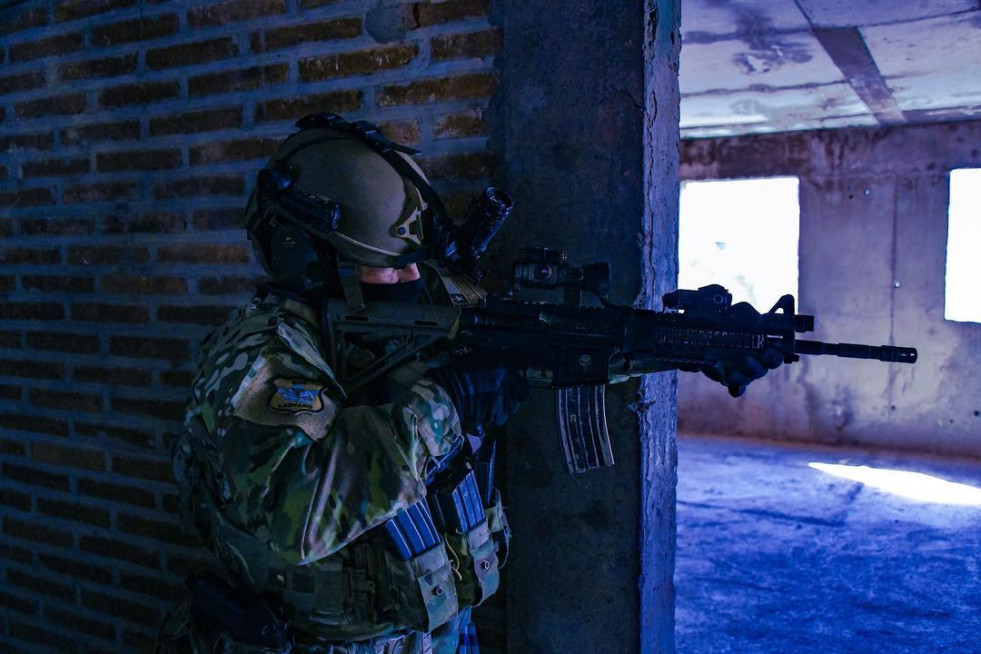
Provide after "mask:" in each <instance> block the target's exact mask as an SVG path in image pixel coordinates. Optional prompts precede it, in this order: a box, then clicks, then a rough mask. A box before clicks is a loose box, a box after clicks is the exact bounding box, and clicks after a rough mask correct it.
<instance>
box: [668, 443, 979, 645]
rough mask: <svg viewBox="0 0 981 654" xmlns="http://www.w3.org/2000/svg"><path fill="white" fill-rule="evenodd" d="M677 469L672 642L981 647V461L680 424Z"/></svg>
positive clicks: (701, 643) (687, 643)
mask: <svg viewBox="0 0 981 654" xmlns="http://www.w3.org/2000/svg"><path fill="white" fill-rule="evenodd" d="M811 463H818V464H833V465H838V466H840V467H838V468H826V469H824V470H822V469H818V468H815V467H811V466H809V465H808V464H811ZM861 466H866V468H862V467H861ZM870 469H871V470H870ZM876 470H878V471H880V472H875V471H876ZM883 470H893V471H894V470H902V471H916V472H919V473H925V474H924V475H909V474H906V475H903V474H899V475H896V474H894V473H888V472H881V471H883ZM832 471H833V472H836V473H838V474H840V475H847V476H848V477H851V478H843V477H840V476H836V475H835V474H832ZM863 475H866V476H867V475H871V477H865V478H866V479H867V481H866V482H865V483H862V482H859V481H855V480H853V479H854V478H855V477H860V476H863ZM926 475H930V477H927V476H926ZM678 478H679V484H678V550H677V551H678V560H677V572H676V575H675V580H676V584H677V644H678V645H677V651H678V652H679V654H721V653H725V652H733V653H736V652H738V653H739V654H753V653H767V654H774V653H776V654H783V653H794V654H798V653H810V652H814V653H820V654H836V653H848V654H852V653H855V654H860V653H863V654H864V653H872V654H893V653H899V652H903V653H917V654H919V653H933V652H944V653H945V654H961V653H964V654H972V653H974V654H976V653H981V580H979V571H981V490H979V489H981V462H976V461H962V460H946V459H939V458H927V457H916V456H911V455H900V454H892V453H881V452H880V453H872V452H869V451H861V450H844V449H829V448H820V447H801V446H785V445H779V444H774V443H766V442H760V441H749V440H744V439H715V438H707V437H695V436H684V437H682V438H681V439H680V442H679V465H678ZM937 478H939V479H937ZM941 480H947V481H948V482H957V483H959V484H965V485H966V486H955V485H954V484H949V483H944V482H943V481H941ZM897 493H901V494H897ZM924 493H927V494H929V497H928V499H926V500H923V499H912V498H911V497H904V496H903V495H909V496H922V495H923V494H924ZM952 502H958V503H959V504H958V503H952Z"/></svg>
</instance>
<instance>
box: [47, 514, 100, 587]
mask: <svg viewBox="0 0 981 654" xmlns="http://www.w3.org/2000/svg"><path fill="white" fill-rule="evenodd" d="M69 506H71V505H69ZM38 561H39V562H40V564H41V565H42V566H44V567H45V568H47V569H48V570H50V571H51V572H56V573H58V574H60V575H64V576H66V577H75V578H81V579H87V580H89V581H94V582H96V583H100V584H106V585H108V584H111V583H112V570H110V569H108V568H104V567H102V566H97V565H91V564H89V563H87V562H85V563H83V562H82V561H76V560H74V559H66V558H62V557H60V556H55V555H53V554H39V555H38Z"/></svg>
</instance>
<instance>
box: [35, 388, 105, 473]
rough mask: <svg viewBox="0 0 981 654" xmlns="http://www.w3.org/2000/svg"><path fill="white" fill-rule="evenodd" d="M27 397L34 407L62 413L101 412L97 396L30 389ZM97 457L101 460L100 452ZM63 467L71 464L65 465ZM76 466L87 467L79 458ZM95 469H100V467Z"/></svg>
mask: <svg viewBox="0 0 981 654" xmlns="http://www.w3.org/2000/svg"><path fill="white" fill-rule="evenodd" d="M28 397H29V398H30V401H31V403H32V404H34V405H35V406H43V407H48V408H51V409H60V410H62V411H74V412H78V411H88V412H92V413H96V412H99V411H101V410H102V398H101V397H100V396H98V395H89V394H88V393H67V392H61V391H55V390H43V389H38V388H32V389H31V391H30V394H29V395H28ZM32 453H33V450H32ZM79 454H81V453H79ZM99 457H100V458H101V452H100V453H99ZM34 458H38V457H34ZM39 460H40V459H39ZM83 464H84V465H83ZM65 465H71V464H70V463H66V464H65ZM78 465H80V466H81V467H86V468H87V467H89V466H88V465H87V463H86V462H85V461H84V457H80V459H79V463H78ZM95 469H101V466H100V467H97V468H95Z"/></svg>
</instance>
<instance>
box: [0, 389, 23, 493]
mask: <svg viewBox="0 0 981 654" xmlns="http://www.w3.org/2000/svg"><path fill="white" fill-rule="evenodd" d="M18 395H19V393H18ZM0 454H6V455H8V456H24V455H26V454H27V450H26V448H25V447H24V444H23V443H21V442H19V441H12V440H10V439H7V438H2V439H0ZM0 490H2V487H0ZM28 503H29V502H28Z"/></svg>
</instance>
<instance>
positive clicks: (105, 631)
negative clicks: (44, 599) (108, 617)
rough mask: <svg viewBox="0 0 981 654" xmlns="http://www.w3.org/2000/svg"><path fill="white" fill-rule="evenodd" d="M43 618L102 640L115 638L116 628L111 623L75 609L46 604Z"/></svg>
mask: <svg viewBox="0 0 981 654" xmlns="http://www.w3.org/2000/svg"><path fill="white" fill-rule="evenodd" d="M44 618H45V620H47V621H48V622H49V623H51V624H54V625H58V626H61V627H65V628H67V629H70V630H72V631H80V632H82V633H84V634H88V635H90V636H95V637H96V638H102V639H104V640H115V638H116V628H115V627H114V626H113V625H111V624H108V623H106V622H102V621H100V620H94V619H92V618H90V617H88V616H83V615H82V614H80V613H78V612H76V611H69V610H66V609H61V608H57V607H53V606H46V607H44Z"/></svg>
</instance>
